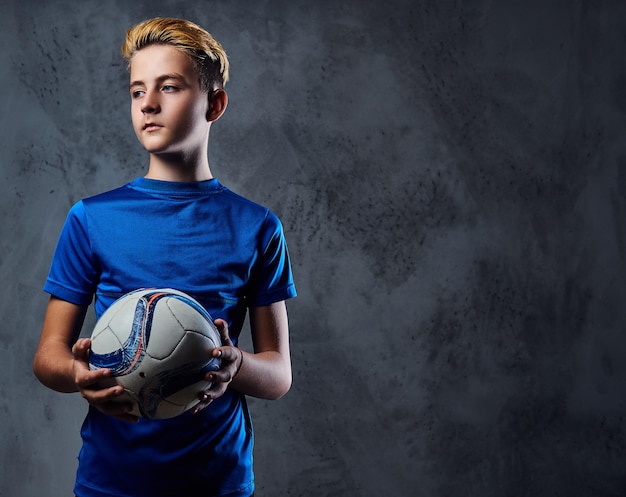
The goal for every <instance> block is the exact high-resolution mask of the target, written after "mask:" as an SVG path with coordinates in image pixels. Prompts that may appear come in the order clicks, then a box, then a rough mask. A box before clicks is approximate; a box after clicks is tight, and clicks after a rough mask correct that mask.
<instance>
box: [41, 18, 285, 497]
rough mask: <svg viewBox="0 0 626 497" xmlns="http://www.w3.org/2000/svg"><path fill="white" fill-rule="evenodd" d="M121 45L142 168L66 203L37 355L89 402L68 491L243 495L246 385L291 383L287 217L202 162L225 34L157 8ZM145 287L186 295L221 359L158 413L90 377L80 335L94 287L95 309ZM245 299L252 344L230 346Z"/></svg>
mask: <svg viewBox="0 0 626 497" xmlns="http://www.w3.org/2000/svg"><path fill="white" fill-rule="evenodd" d="M122 54H123V56H124V58H125V59H126V60H127V61H128V67H129V72H130V87H129V88H130V97H131V113H132V122H133V128H134V130H135V133H136V135H137V138H138V139H139V142H140V143H141V144H142V145H143V147H144V148H145V149H146V150H147V151H148V153H149V164H148V170H147V173H146V175H145V176H144V177H140V178H137V179H136V180H134V181H132V182H131V183H129V184H127V185H124V186H122V187H120V188H118V189H115V190H112V191H110V192H106V193H103V194H100V195H96V196H94V197H91V198H87V199H84V200H82V201H80V202H78V203H77V204H75V205H74V206H73V207H72V209H71V210H70V212H69V214H68V218H67V220H66V222H65V225H64V227H63V230H62V232H61V235H60V238H59V241H58V245H57V249H56V251H55V255H54V258H53V261H52V265H51V269H50V273H49V276H48V278H47V280H46V283H45V286H44V289H45V291H47V292H48V293H50V295H51V297H50V301H49V303H48V308H47V311H46V316H45V319H44V323H43V327H42V332H41V338H40V342H39V346H38V348H37V351H36V354H35V358H34V363H33V369H34V371H35V374H36V375H37V377H38V378H39V380H40V381H41V382H42V383H43V384H44V385H46V386H48V387H49V388H52V389H54V390H57V391H60V392H77V391H78V392H80V394H81V395H82V396H83V397H84V398H85V399H86V400H87V402H88V403H89V410H88V414H87V416H86V418H85V421H84V423H83V426H82V429H81V436H82V439H83V445H82V449H81V451H80V454H79V465H78V471H77V477H76V484H75V489H74V491H75V494H76V495H77V496H78V497H88V496H89V497H113V496H114V497H121V496H127V497H140V496H151V497H180V496H187V495H198V496H226V495H228V496H249V495H252V494H253V492H254V476H253V471H252V446H253V433H252V425H251V422H250V418H249V413H248V409H247V406H246V397H245V396H246V395H251V396H254V397H259V398H264V399H277V398H279V397H281V396H282V395H284V394H285V393H286V392H287V391H288V390H289V388H290V386H291V361H290V350H289V336H288V335H289V329H288V319H287V312H286V306H285V300H286V299H288V298H291V297H294V296H295V295H296V292H295V287H294V283H293V278H292V273H291V268H290V262H289V255H288V252H287V246H286V243H285V239H284V235H283V230H282V226H281V223H280V221H279V220H278V218H277V217H276V216H275V215H274V214H273V213H272V212H270V211H269V210H268V209H266V208H264V207H262V206H260V205H258V204H255V203H253V202H251V201H249V200H246V199H244V198H242V197H240V196H238V195H236V194H235V193H233V192H231V191H230V190H228V189H227V188H226V187H224V186H222V185H221V184H220V183H219V182H218V180H217V179H216V178H214V177H213V175H212V173H211V169H210V167H209V161H208V139H209V131H210V128H211V124H212V123H213V122H215V121H216V120H217V119H219V117H220V116H221V115H222V114H223V112H224V110H225V109H226V105H227V102H228V98H227V95H226V92H225V91H224V85H225V83H226V82H227V80H228V69H229V66H228V59H227V57H226V53H225V52H224V50H223V48H222V47H221V45H220V44H219V43H218V42H217V41H216V40H215V39H214V38H213V37H212V36H211V35H210V34H209V33H207V32H206V31H205V30H204V29H202V28H201V27H199V26H197V25H196V24H193V23H191V22H189V21H186V20H181V19H171V18H156V19H150V20H147V21H144V22H142V23H140V24H138V25H136V26H133V27H131V28H129V30H128V31H127V33H126V40H125V42H124V45H123V46H122ZM146 287H171V288H176V289H178V290H182V291H184V292H186V293H189V294H190V295H192V296H193V297H195V298H196V299H197V300H199V301H200V302H201V303H202V304H203V305H204V306H205V307H206V308H207V310H208V311H209V313H210V314H211V315H212V316H214V317H216V318H218V319H216V321H215V323H216V325H217V326H218V328H219V330H220V332H221V334H222V339H223V346H222V347H219V348H217V349H215V351H214V352H213V354H214V355H215V356H219V357H221V359H222V367H221V369H220V370H219V371H217V372H213V373H209V374H208V375H207V379H208V380H209V381H213V382H214V385H213V386H212V387H211V388H210V389H208V390H207V391H204V392H199V393H198V395H199V399H200V400H201V402H200V403H199V404H198V406H197V407H196V408H195V409H193V410H192V411H188V412H186V413H184V414H182V415H180V416H177V417H175V418H171V419H166V420H147V419H137V418H134V417H133V416H131V415H130V414H129V413H128V411H129V406H128V405H125V404H120V403H116V402H113V400H114V399H115V398H116V397H117V396H119V395H120V394H121V393H122V389H121V387H119V386H113V387H110V388H99V387H98V386H97V385H98V382H99V380H101V379H103V378H106V377H108V376H110V374H111V372H110V371H109V370H107V369H100V370H95V371H90V370H89V366H88V360H89V346H90V341H89V339H86V338H83V339H78V335H79V332H80V329H81V327H82V325H83V320H84V317H85V312H86V310H87V307H88V305H89V304H90V303H91V301H92V299H94V297H95V300H94V307H95V311H96V317H99V316H100V315H101V314H102V313H103V312H104V310H106V309H107V307H108V306H109V305H111V303H112V302H113V301H114V300H115V299H116V298H118V297H120V296H121V295H123V294H125V293H126V292H128V291H130V290H135V289H137V288H146ZM246 312H249V318H250V327H251V333H252V342H253V347H254V352H253V353H248V352H244V351H242V350H241V349H239V348H237V347H236V343H237V338H238V336H239V333H240V331H241V328H242V324H243V321H244V318H245V316H246ZM231 340H232V341H231ZM209 404H210V405H209ZM129 421H131V422H129Z"/></svg>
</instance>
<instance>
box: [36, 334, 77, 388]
mask: <svg viewBox="0 0 626 497" xmlns="http://www.w3.org/2000/svg"><path fill="white" fill-rule="evenodd" d="M73 363H74V357H73V355H72V353H71V351H69V350H68V349H67V346H66V345H65V344H48V345H46V346H45V347H44V348H42V349H41V350H38V351H37V354H36V355H35V359H34V361H33V371H34V373H35V376H36V377H37V379H39V381H40V382H41V383H42V384H43V385H45V386H46V387H48V388H51V389H52V390H56V391H57V392H64V393H71V392H77V391H78V388H77V387H76V383H75V382H74V375H73Z"/></svg>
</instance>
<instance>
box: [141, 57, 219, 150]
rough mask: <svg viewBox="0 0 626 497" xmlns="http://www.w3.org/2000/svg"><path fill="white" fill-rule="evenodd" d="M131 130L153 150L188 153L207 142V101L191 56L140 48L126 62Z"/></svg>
mask: <svg viewBox="0 0 626 497" xmlns="http://www.w3.org/2000/svg"><path fill="white" fill-rule="evenodd" d="M130 95H131V101H132V103H131V114H132V121H133V128H134V130H135V133H136V135H137V138H138V139H139V142H140V143H141V144H142V145H143V146H144V148H145V149H146V150H147V151H148V152H150V153H151V154H185V155H188V154H192V153H195V152H198V151H200V150H201V147H203V146H206V143H207V141H208V132H209V127H210V123H209V121H208V119H207V116H208V111H209V99H208V97H207V94H206V92H203V91H202V90H201V88H200V82H199V80H198V73H197V72H196V68H195V66H194V64H193V62H192V60H191V59H190V58H189V57H188V56H187V55H185V54H184V53H182V52H181V51H179V50H177V49H176V48H174V47H171V46H168V45H150V46H148V47H146V48H143V49H141V50H139V51H138V52H137V53H136V54H135V55H134V56H133V58H132V61H131V64H130Z"/></svg>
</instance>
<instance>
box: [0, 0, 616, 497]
mask: <svg viewBox="0 0 626 497" xmlns="http://www.w3.org/2000/svg"><path fill="white" fill-rule="evenodd" d="M155 15H172V16H179V17H187V18H190V19H192V20H194V21H196V22H199V23H200V24H202V25H203V26H205V27H206V28H207V29H208V30H209V31H211V32H212V33H213V34H214V35H215V36H216V37H217V38H218V39H219V40H220V41H221V42H222V43H223V45H224V46H225V48H226V50H227V52H228V53H229V55H230V58H231V63H232V81H231V83H230V84H229V86H228V87H227V89H228V91H229V94H230V104H229V108H228V111H227V113H226V115H225V116H224V117H223V118H222V120H220V122H219V123H218V124H217V125H216V126H215V127H214V129H213V133H212V145H211V148H210V160H211V165H212V168H213V171H214V173H215V174H216V175H217V176H218V177H219V178H220V179H221V181H222V182H224V183H225V184H226V185H228V186H229V187H231V188H232V189H233V190H235V191H237V192H239V193H241V194H243V195H245V196H248V197H250V198H252V199H254V200H256V201H258V202H260V203H264V204H266V205H268V206H269V207H271V208H272V209H273V210H274V211H276V212H277V213H278V214H279V216H280V217H281V219H282V220H283V223H284V225H285V229H286V232H287V237H288V242H289V245H290V250H291V253H292V257H293V263H294V271H295V276H296V280H297V286H298V290H299V293H300V296H299V298H298V299H296V300H294V301H292V302H290V303H289V312H290V317H291V329H292V350H293V364H294V375H295V377H294V385H293V388H292V390H291V392H290V393H289V394H288V395H287V396H286V397H285V398H283V399H281V400H279V401H276V402H262V401H253V402H252V403H251V409H252V413H253V418H254V421H255V426H256V432H257V445H256V452H255V454H256V471H257V483H258V493H257V494H258V495H259V496H261V497H269V496H272V497H274V496H357V495H358V496H426V497H428V496H434V497H438V496H481V497H491V496H493V497H496V496H497V497H501V496H515V497H523V496H570V497H572V496H620V495H626V452H625V451H626V435H625V429H626V424H625V421H624V416H625V414H626V411H625V408H624V393H625V389H624V387H625V382H624V380H625V379H626V361H625V360H624V359H625V357H626V354H625V352H624V347H625V346H626V337H625V335H624V326H625V325H626V311H625V306H624V301H625V297H626V283H625V277H626V271H625V265H624V255H625V248H626V237H625V231H624V229H623V226H624V222H625V221H626V202H625V193H626V140H624V137H625V136H626V129H625V128H626V90H625V88H624V86H625V85H626V70H625V64H626V62H625V61H626V35H625V33H626V5H625V4H624V3H623V2H617V1H615V2H611V1H593V2H592V1H580V0H572V1H564V0H560V1H559V0H555V1H551V2H544V1H537V0H532V1H528V2H514V1H508V0H507V1H500V2H493V1H488V0H476V1H473V2H458V1H447V0H446V1H441V0H414V1H408V0H406V1H402V0H388V1H386V2H374V1H363V0H342V1H340V2H330V1H325V0H324V1H318V2H305V1H300V0H276V1H268V0H266V1H261V0H259V1H252V0H250V1H225V0H223V1H201V0H197V1H194V2H189V1H164V0H152V1H137V2H125V1H122V0H118V1H103V0H83V1H80V2H79V1H74V2H72V1H65V2H62V1H53V0H46V1H31V0H22V1H17V0H0V47H1V48H0V88H1V92H0V166H1V169H0V170H1V174H2V181H1V182H0V188H1V191H0V215H1V219H2V222H1V224H0V281H2V283H3V288H4V290H3V292H2V297H3V298H2V299H0V317H1V319H2V325H1V326H0V364H1V365H2V373H3V374H2V379H1V380H0V416H1V418H0V419H1V420H2V421H1V423H0V441H1V442H0V496H3V497H4V496H6V497H24V496H46V497H56V496H67V495H70V493H71V488H72V483H73V476H74V470H75V464H76V463H75V457H76V452H77V450H78V447H79V439H78V430H79V425H80V422H81V420H82V417H83V414H84V411H85V405H84V403H83V401H82V400H81V399H80V398H79V397H78V396H77V395H63V394H58V393H55V392H51V391H48V390H46V389H45V388H44V387H42V386H41V385H40V384H39V383H37V381H36V380H35V379H34V377H33V375H32V373H31V359H32V354H33V352H34V349H35V346H36V343H37V340H38V335H39V331H40V326H41V321H42V316H43V312H44V308H45V304H46V301H47V296H46V295H44V294H43V292H42V291H41V286H42V284H43V281H44V278H45V276H46V274H47V271H48V265H49V263H50V258H51V255H52V251H53V249H54V246H55V243H56V239H57V236H58V232H59V230H60V228H61V225H62V223H63V220H64V218H65V215H66V213H67V210H68V209H69V207H70V205H71V204H72V203H73V202H74V201H76V200H78V199H79V198H81V197H84V196H86V195H91V194H94V193H97V192H100V191H102V190H105V189H108V188H112V187H115V186H117V185H119V184H121V183H123V182H125V181H128V180H130V179H132V178H134V177H135V176H138V175H141V174H142V173H143V171H144V170H145V165H146V158H145V155H144V154H143V153H142V150H140V148H139V146H138V144H137V143H136V142H135V138H134V135H133V133H132V129H131V126H130V117H129V101H128V96H127V91H126V84H127V75H126V73H125V68H124V65H123V63H122V61H121V59H120V57H119V56H118V47H119V45H120V43H121V41H122V36H123V33H124V30H125V29H126V27H128V26H129V25H130V24H132V23H134V22H137V21H139V20H142V19H144V18H146V17H152V16H155ZM90 319H91V318H90ZM89 326H90V322H88V323H87V325H86V329H88V327H89Z"/></svg>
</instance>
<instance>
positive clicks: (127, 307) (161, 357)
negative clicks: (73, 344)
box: [89, 288, 221, 419]
mask: <svg viewBox="0 0 626 497" xmlns="http://www.w3.org/2000/svg"><path fill="white" fill-rule="evenodd" d="M220 345H221V337H220V334H219V331H218V330H217V328H216V327H215V325H214V324H213V320H212V319H211V316H210V315H209V313H208V312H207V311H206V310H205V309H204V308H203V307H202V305H200V304H199V303H198V302H197V301H196V300H194V299H193V298H191V297H190V296H189V295H187V294H185V293H183V292H180V291H178V290H173V289H171V288H157V289H141V290H135V291H133V292H130V293H127V294H126V295H124V296H122V297H120V298H119V299H118V300H116V301H115V302H113V304H111V306H110V307H109V308H108V309H107V310H106V311H105V312H104V313H103V314H102V316H101V317H100V319H98V322H97V323H96V325H95V327H94V330H93V332H92V334H91V352H90V356H89V366H90V368H91V369H99V368H109V369H111V370H112V372H113V378H110V379H109V380H108V381H106V382H104V383H102V386H112V385H114V384H119V385H122V386H123V387H124V394H122V395H121V396H120V397H118V398H116V402H117V401H119V402H130V403H131V404H132V405H133V409H132V411H131V414H134V415H136V416H140V417H144V418H149V419H165V418H171V417H174V416H178V415H179V414H182V413H183V412H185V411H187V410H188V409H191V408H192V407H193V406H195V405H196V404H197V403H198V402H199V399H198V393H199V392H200V391H202V390H206V389H207V388H209V387H210V386H211V383H210V382H207V381H205V380H204V375H205V374H206V373H207V372H208V371H215V370H217V369H219V366H220V360H219V359H217V358H215V357H212V356H211V351H212V349H214V348H215V347H219V346H220Z"/></svg>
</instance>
